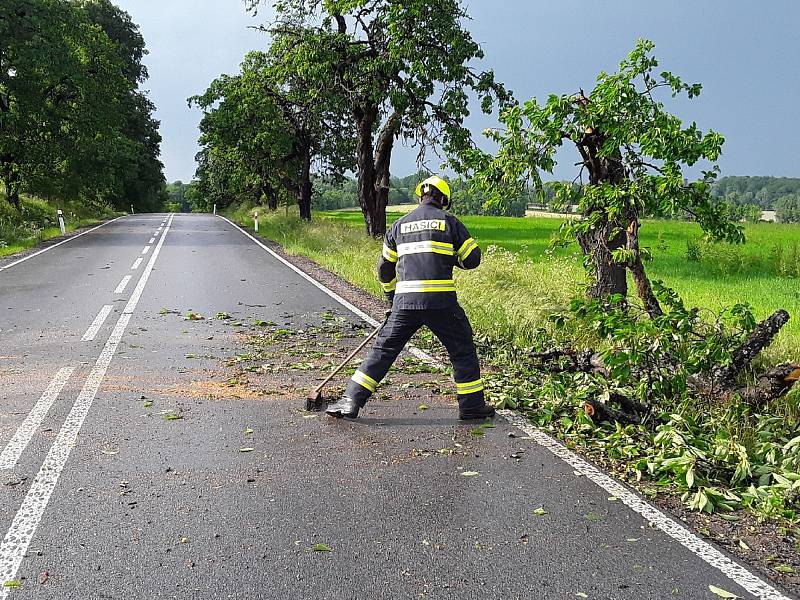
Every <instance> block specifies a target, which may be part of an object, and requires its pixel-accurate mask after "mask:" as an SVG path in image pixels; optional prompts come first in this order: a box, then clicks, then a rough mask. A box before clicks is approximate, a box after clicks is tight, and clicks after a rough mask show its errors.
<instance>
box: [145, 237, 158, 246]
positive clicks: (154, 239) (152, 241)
mask: <svg viewBox="0 0 800 600" xmlns="http://www.w3.org/2000/svg"><path fill="white" fill-rule="evenodd" d="M155 241H156V238H155V236H154V237H151V238H150V241H149V242H147V243H148V244H152V243H154V242H155Z"/></svg>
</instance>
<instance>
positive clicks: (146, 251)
mask: <svg viewBox="0 0 800 600" xmlns="http://www.w3.org/2000/svg"><path fill="white" fill-rule="evenodd" d="M148 252H150V246H145V247H144V248H143V249H142V254H147V253H148Z"/></svg>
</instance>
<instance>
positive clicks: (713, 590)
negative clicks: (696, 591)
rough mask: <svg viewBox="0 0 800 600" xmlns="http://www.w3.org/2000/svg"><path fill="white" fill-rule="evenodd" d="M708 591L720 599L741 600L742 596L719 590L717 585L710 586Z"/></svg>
mask: <svg viewBox="0 0 800 600" xmlns="http://www.w3.org/2000/svg"><path fill="white" fill-rule="evenodd" d="M708 589H709V591H711V593H712V594H716V595H717V596H719V597H720V598H727V599H728V600H736V599H737V598H740V596H737V595H736V594H732V593H731V592H729V591H727V590H723V589H722V588H718V587H717V586H715V585H709V586H708Z"/></svg>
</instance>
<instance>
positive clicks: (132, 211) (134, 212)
mask: <svg viewBox="0 0 800 600" xmlns="http://www.w3.org/2000/svg"><path fill="white" fill-rule="evenodd" d="M131 214H132V215H135V214H136V211H135V210H133V204H131Z"/></svg>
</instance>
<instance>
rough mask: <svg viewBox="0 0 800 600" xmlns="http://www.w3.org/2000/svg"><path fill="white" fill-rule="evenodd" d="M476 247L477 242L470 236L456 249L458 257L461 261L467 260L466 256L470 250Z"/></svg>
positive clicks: (470, 252)
mask: <svg viewBox="0 0 800 600" xmlns="http://www.w3.org/2000/svg"><path fill="white" fill-rule="evenodd" d="M477 247H478V242H476V241H475V240H474V239H472V238H469V239H468V240H467V241H466V242H464V243H463V244H461V248H459V250H458V258H460V259H461V260H462V261H463V260H467V257H468V256H469V255H470V254H472V252H473V251H474V250H475V248H477Z"/></svg>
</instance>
